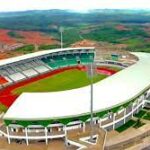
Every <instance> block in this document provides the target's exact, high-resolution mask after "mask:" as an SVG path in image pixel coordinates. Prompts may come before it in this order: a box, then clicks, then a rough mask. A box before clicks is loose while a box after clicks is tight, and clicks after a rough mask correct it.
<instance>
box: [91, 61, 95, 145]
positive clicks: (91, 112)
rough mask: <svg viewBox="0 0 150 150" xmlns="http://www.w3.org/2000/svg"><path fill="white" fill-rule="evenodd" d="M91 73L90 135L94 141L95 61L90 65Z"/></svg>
mask: <svg viewBox="0 0 150 150" xmlns="http://www.w3.org/2000/svg"><path fill="white" fill-rule="evenodd" d="M90 73H91V78H90V82H91V102H90V111H91V121H90V124H91V135H90V140H91V142H92V141H93V128H94V127H93V126H94V125H93V63H91V65H90Z"/></svg>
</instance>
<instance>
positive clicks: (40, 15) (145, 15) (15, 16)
mask: <svg viewBox="0 0 150 150" xmlns="http://www.w3.org/2000/svg"><path fill="white" fill-rule="evenodd" d="M104 22H115V23H116V22H117V23H149V22H150V11H147V10H108V9H104V10H90V11H89V12H88V13H79V12H72V11H69V10H38V11H24V12H8V13H0V28H6V29H14V30H32V31H33V30H34V31H35V30H36V31H43V32H57V30H56V28H54V26H53V25H56V26H65V27H74V26H79V25H81V24H99V23H104Z"/></svg>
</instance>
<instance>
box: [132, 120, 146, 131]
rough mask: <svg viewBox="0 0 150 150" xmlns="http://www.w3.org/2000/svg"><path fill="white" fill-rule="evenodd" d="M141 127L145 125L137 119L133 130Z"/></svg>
mask: <svg viewBox="0 0 150 150" xmlns="http://www.w3.org/2000/svg"><path fill="white" fill-rule="evenodd" d="M143 125H145V123H143V122H142V121H141V120H140V119H138V120H137V122H136V123H135V125H134V126H133V128H135V129H137V128H140V127H141V126H143Z"/></svg>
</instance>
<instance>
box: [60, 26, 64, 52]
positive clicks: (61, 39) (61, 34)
mask: <svg viewBox="0 0 150 150" xmlns="http://www.w3.org/2000/svg"><path fill="white" fill-rule="evenodd" d="M59 31H60V41H61V49H62V48H63V31H64V29H63V27H60V28H59Z"/></svg>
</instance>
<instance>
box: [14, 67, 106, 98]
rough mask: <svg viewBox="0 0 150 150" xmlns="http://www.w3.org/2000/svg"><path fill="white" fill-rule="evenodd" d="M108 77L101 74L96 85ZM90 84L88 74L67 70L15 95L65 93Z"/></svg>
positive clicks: (29, 86)
mask: <svg viewBox="0 0 150 150" xmlns="http://www.w3.org/2000/svg"><path fill="white" fill-rule="evenodd" d="M106 77H107V76H106V75H102V74H99V75H97V76H95V77H94V79H93V81H94V83H96V82H98V81H100V80H102V79H104V78H106ZM89 84H90V80H89V79H88V78H87V74H86V72H83V71H80V70H78V69H72V70H67V71H64V72H61V73H58V74H56V75H53V76H51V77H47V78H45V79H41V80H38V81H36V82H33V83H29V84H27V85H25V86H22V87H19V88H17V89H15V90H14V91H12V92H13V94H17V95H19V94H21V93H23V92H50V91H63V90H70V89H75V88H80V87H83V86H87V85H89Z"/></svg>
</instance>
